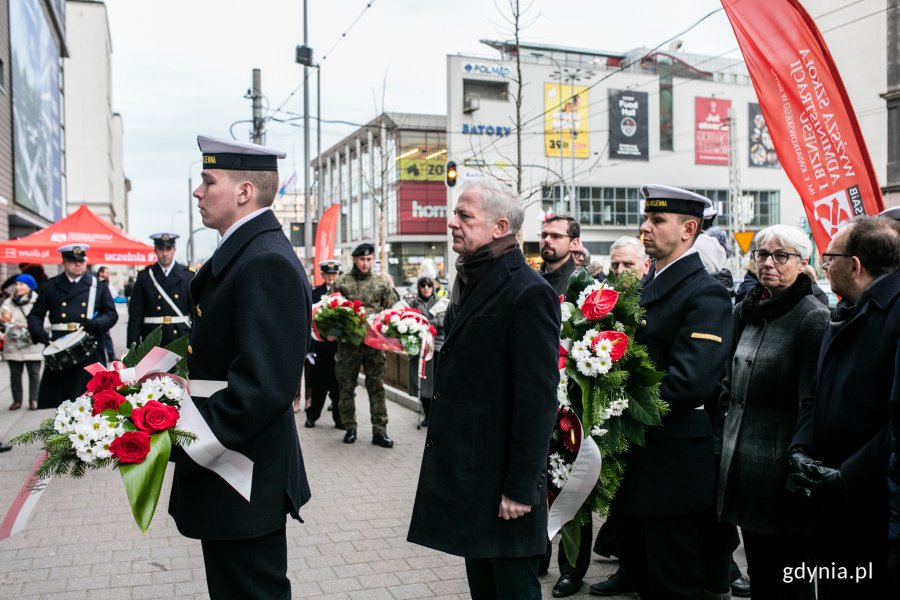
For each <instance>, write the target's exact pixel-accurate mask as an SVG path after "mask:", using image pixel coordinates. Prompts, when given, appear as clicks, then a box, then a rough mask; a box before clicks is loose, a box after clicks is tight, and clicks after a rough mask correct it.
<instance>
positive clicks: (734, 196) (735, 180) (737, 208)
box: [728, 108, 744, 273]
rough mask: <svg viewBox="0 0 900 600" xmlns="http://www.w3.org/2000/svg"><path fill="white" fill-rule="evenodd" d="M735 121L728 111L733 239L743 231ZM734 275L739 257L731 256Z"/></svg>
mask: <svg viewBox="0 0 900 600" xmlns="http://www.w3.org/2000/svg"><path fill="white" fill-rule="evenodd" d="M738 160H739V159H738V146H737V121H736V119H735V118H734V108H729V109H728V233H729V234H731V236H732V238H734V234H735V232H738V231H743V230H744V215H743V198H742V197H741V196H742V194H743V192H742V191H741V165H740V163H739V162H738ZM732 258H733V259H734V262H733V265H732V266H733V267H734V270H733V272H734V273H740V269H741V256H740V253H739V252H735V253H734V254H732Z"/></svg>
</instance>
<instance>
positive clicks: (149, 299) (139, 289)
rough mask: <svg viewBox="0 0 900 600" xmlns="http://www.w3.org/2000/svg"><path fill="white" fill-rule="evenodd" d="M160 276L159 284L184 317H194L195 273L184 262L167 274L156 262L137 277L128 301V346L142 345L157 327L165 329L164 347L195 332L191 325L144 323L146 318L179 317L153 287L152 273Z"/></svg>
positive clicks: (163, 332) (163, 334) (177, 264)
mask: <svg viewBox="0 0 900 600" xmlns="http://www.w3.org/2000/svg"><path fill="white" fill-rule="evenodd" d="M151 271H152V272H153V276H154V277H156V282H157V283H159V286H160V287H161V288H162V289H163V291H165V292H166V294H168V296H169V298H170V299H171V300H172V302H173V303H174V304H175V306H177V307H178V310H180V311H181V314H183V315H186V316H188V317H191V316H192V315H193V312H194V306H193V304H192V303H191V287H190V285H191V280H192V279H193V278H194V273H193V272H192V271H190V270H188V268H187V267H185V266H184V265H183V264H181V263H177V262H176V263H175V264H173V265H172V270H171V271H169V275H168V276H166V275H164V274H163V270H162V267H160V266H159V263H154V264H152V265H150V267H148V268H146V269H144V270H143V271H141V272H140V273H138V275H137V279H136V280H135V282H134V287H133V288H132V291H131V298H129V299H128V335H127V344H128V347H129V348H130V347H131V344H134V343H139V342H140V341H141V339H143V338H145V337H147V336H148V335H150V332H152V331H153V330H154V329H156V328H157V327H160V326H161V327H162V345H163V346H166V345H168V344H169V343H171V342H173V341H175V340H176V339H178V338H180V337H182V336H185V335H187V334H189V333H190V332H191V326H190V325H189V324H187V323H169V324H163V325H160V324H159V323H144V318H145V317H174V316H177V315H176V314H175V311H174V310H172V307H171V306H169V303H168V302H166V301H165V299H164V298H163V297H162V294H160V293H159V291H158V290H157V289H156V286H155V285H153V280H152V279H150V272H151Z"/></svg>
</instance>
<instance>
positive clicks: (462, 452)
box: [409, 181, 560, 600]
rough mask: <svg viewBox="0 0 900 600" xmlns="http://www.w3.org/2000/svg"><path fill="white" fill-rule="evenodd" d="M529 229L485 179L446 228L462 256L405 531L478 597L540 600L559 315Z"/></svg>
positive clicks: (511, 197) (468, 191) (513, 204)
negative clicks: (526, 235) (523, 246)
mask: <svg viewBox="0 0 900 600" xmlns="http://www.w3.org/2000/svg"><path fill="white" fill-rule="evenodd" d="M522 221H523V212H522V208H521V206H520V205H519V203H518V197H517V196H516V195H515V194H514V193H512V192H510V191H509V190H508V189H506V188H505V187H503V186H502V185H500V184H498V183H494V182H486V181H479V182H477V183H474V184H472V185H470V186H468V187H464V188H463V190H462V193H461V194H460V196H459V201H458V202H457V204H456V209H455V210H454V211H453V217H452V218H451V219H450V222H449V227H450V231H451V234H452V236H453V249H454V250H455V251H456V252H457V253H458V254H459V255H460V257H459V259H458V261H457V263H456V269H457V279H456V282H455V284H454V286H453V293H452V296H451V304H450V307H449V308H448V309H447V315H446V317H445V320H444V331H445V338H444V345H443V347H442V348H441V352H440V354H441V358H440V360H441V368H440V369H438V370H437V375H436V381H435V387H434V396H433V397H432V404H431V414H430V417H429V424H430V426H429V428H428V438H427V440H426V442H425V452H424V454H423V456H422V470H421V473H420V475H419V486H418V489H417V491H416V501H415V505H414V507H413V514H412V522H411V524H410V528H409V541H411V542H413V543H416V544H421V545H423V546H428V547H429V548H435V549H437V550H441V551H444V552H448V553H450V554H455V555H457V556H463V557H465V559H466V574H467V575H468V579H469V588H470V591H471V594H472V598H473V599H475V600H480V599H483V598H509V599H513V598H515V599H516V600H540V598H541V586H540V581H539V580H538V575H537V568H538V557H539V556H540V555H542V554H543V553H544V550H545V548H546V546H547V486H546V477H547V449H548V447H549V445H550V435H551V432H552V430H553V423H554V419H555V415H556V403H557V400H556V388H557V385H558V383H559V371H558V367H557V362H558V359H559V326H560V309H559V298H558V296H557V295H556V292H555V291H554V290H553V288H552V287H550V285H549V284H547V282H545V281H544V280H543V279H542V278H541V276H540V275H538V273H536V272H535V271H533V270H532V269H531V268H529V266H528V264H527V263H526V262H525V257H524V256H523V255H522V252H521V251H520V250H519V246H518V244H517V241H516V232H517V231H518V230H519V227H521V225H522Z"/></svg>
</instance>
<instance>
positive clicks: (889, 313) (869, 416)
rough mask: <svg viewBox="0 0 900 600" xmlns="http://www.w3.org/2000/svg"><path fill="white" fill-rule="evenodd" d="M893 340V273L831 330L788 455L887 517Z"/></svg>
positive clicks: (897, 291)
mask: <svg viewBox="0 0 900 600" xmlns="http://www.w3.org/2000/svg"><path fill="white" fill-rule="evenodd" d="M898 340H900V271H898V272H895V273H891V274H890V275H887V276H885V277H884V278H883V279H881V280H879V281H878V282H876V283H874V284H872V285H871V286H870V287H869V289H867V290H866V291H865V292H864V293H863V295H862V297H861V298H860V299H859V302H857V303H856V306H855V308H853V309H852V311H851V312H849V314H848V316H847V318H846V319H845V320H843V321H841V322H838V323H831V324H830V325H829V327H828V328H827V329H826V330H825V336H824V337H823V339H822V347H821V349H820V350H819V362H818V369H817V385H816V396H815V400H813V401H811V402H809V401H808V402H805V403H804V404H802V405H801V407H800V415H799V416H798V417H797V429H796V430H795V432H794V439H793V441H792V444H791V445H792V447H797V446H804V447H806V448H807V450H808V452H809V453H810V455H811V456H812V457H813V458H815V459H817V460H821V461H822V463H823V464H824V465H825V466H828V467H833V468H836V469H840V470H841V475H842V476H843V477H844V480H845V481H846V482H847V485H848V487H849V490H850V494H851V496H852V497H854V498H856V499H861V500H865V501H867V502H870V503H874V504H875V505H877V509H878V510H879V511H886V510H887V485H886V480H885V477H886V475H887V465H888V455H889V452H890V448H889V444H890V441H889V432H888V412H889V410H888V404H889V399H890V396H891V386H892V385H893V382H894V376H895V375H894V355H895V353H896V352H897V343H898Z"/></svg>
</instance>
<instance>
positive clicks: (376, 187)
mask: <svg viewBox="0 0 900 600" xmlns="http://www.w3.org/2000/svg"><path fill="white" fill-rule="evenodd" d="M386 90H387V72H385V74H384V79H383V81H382V84H381V105H380V106H379V103H378V101H377V99H375V98H374V94H375V92H374V91H373V92H372V94H373V101H374V104H375V114H377V115H378V117H377V119H376V120H377V121H378V122H379V127H378V133H377V137H376V134H375V133H373V132H372V129H371V128H370V129H369V131H368V136H367V140H368V143H367V148H368V152H369V169H365V168H364V169H362V172H363V181H364V182H365V184H366V187H367V188H368V189H369V194H371V196H372V203H373V204H374V205H375V209H376V212H377V213H378V235H377V236H376V246H377V247H378V259H379V260H380V261H381V272H382V273H383V274H385V275H388V276H389V274H388V261H387V249H386V245H387V216H386V214H385V209H386V208H387V198H388V180H389V178H390V174H391V168H392V167H393V165H392V164H391V156H392V154H393V153H392V151H391V147H390V145H391V144H393V143H394V138H393V136H391V139H390V140H389V139H388V131H387V124H386V123H385V121H386V120H387V114H386V113H385V108H384V106H385V103H384V98H385V93H386ZM376 140H377V142H378V143H377V144H376V143H375V142H376ZM376 146H377V149H378V155H377V157H376V153H375V151H376ZM376 161H377V166H376ZM360 163H362V160H360Z"/></svg>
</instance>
